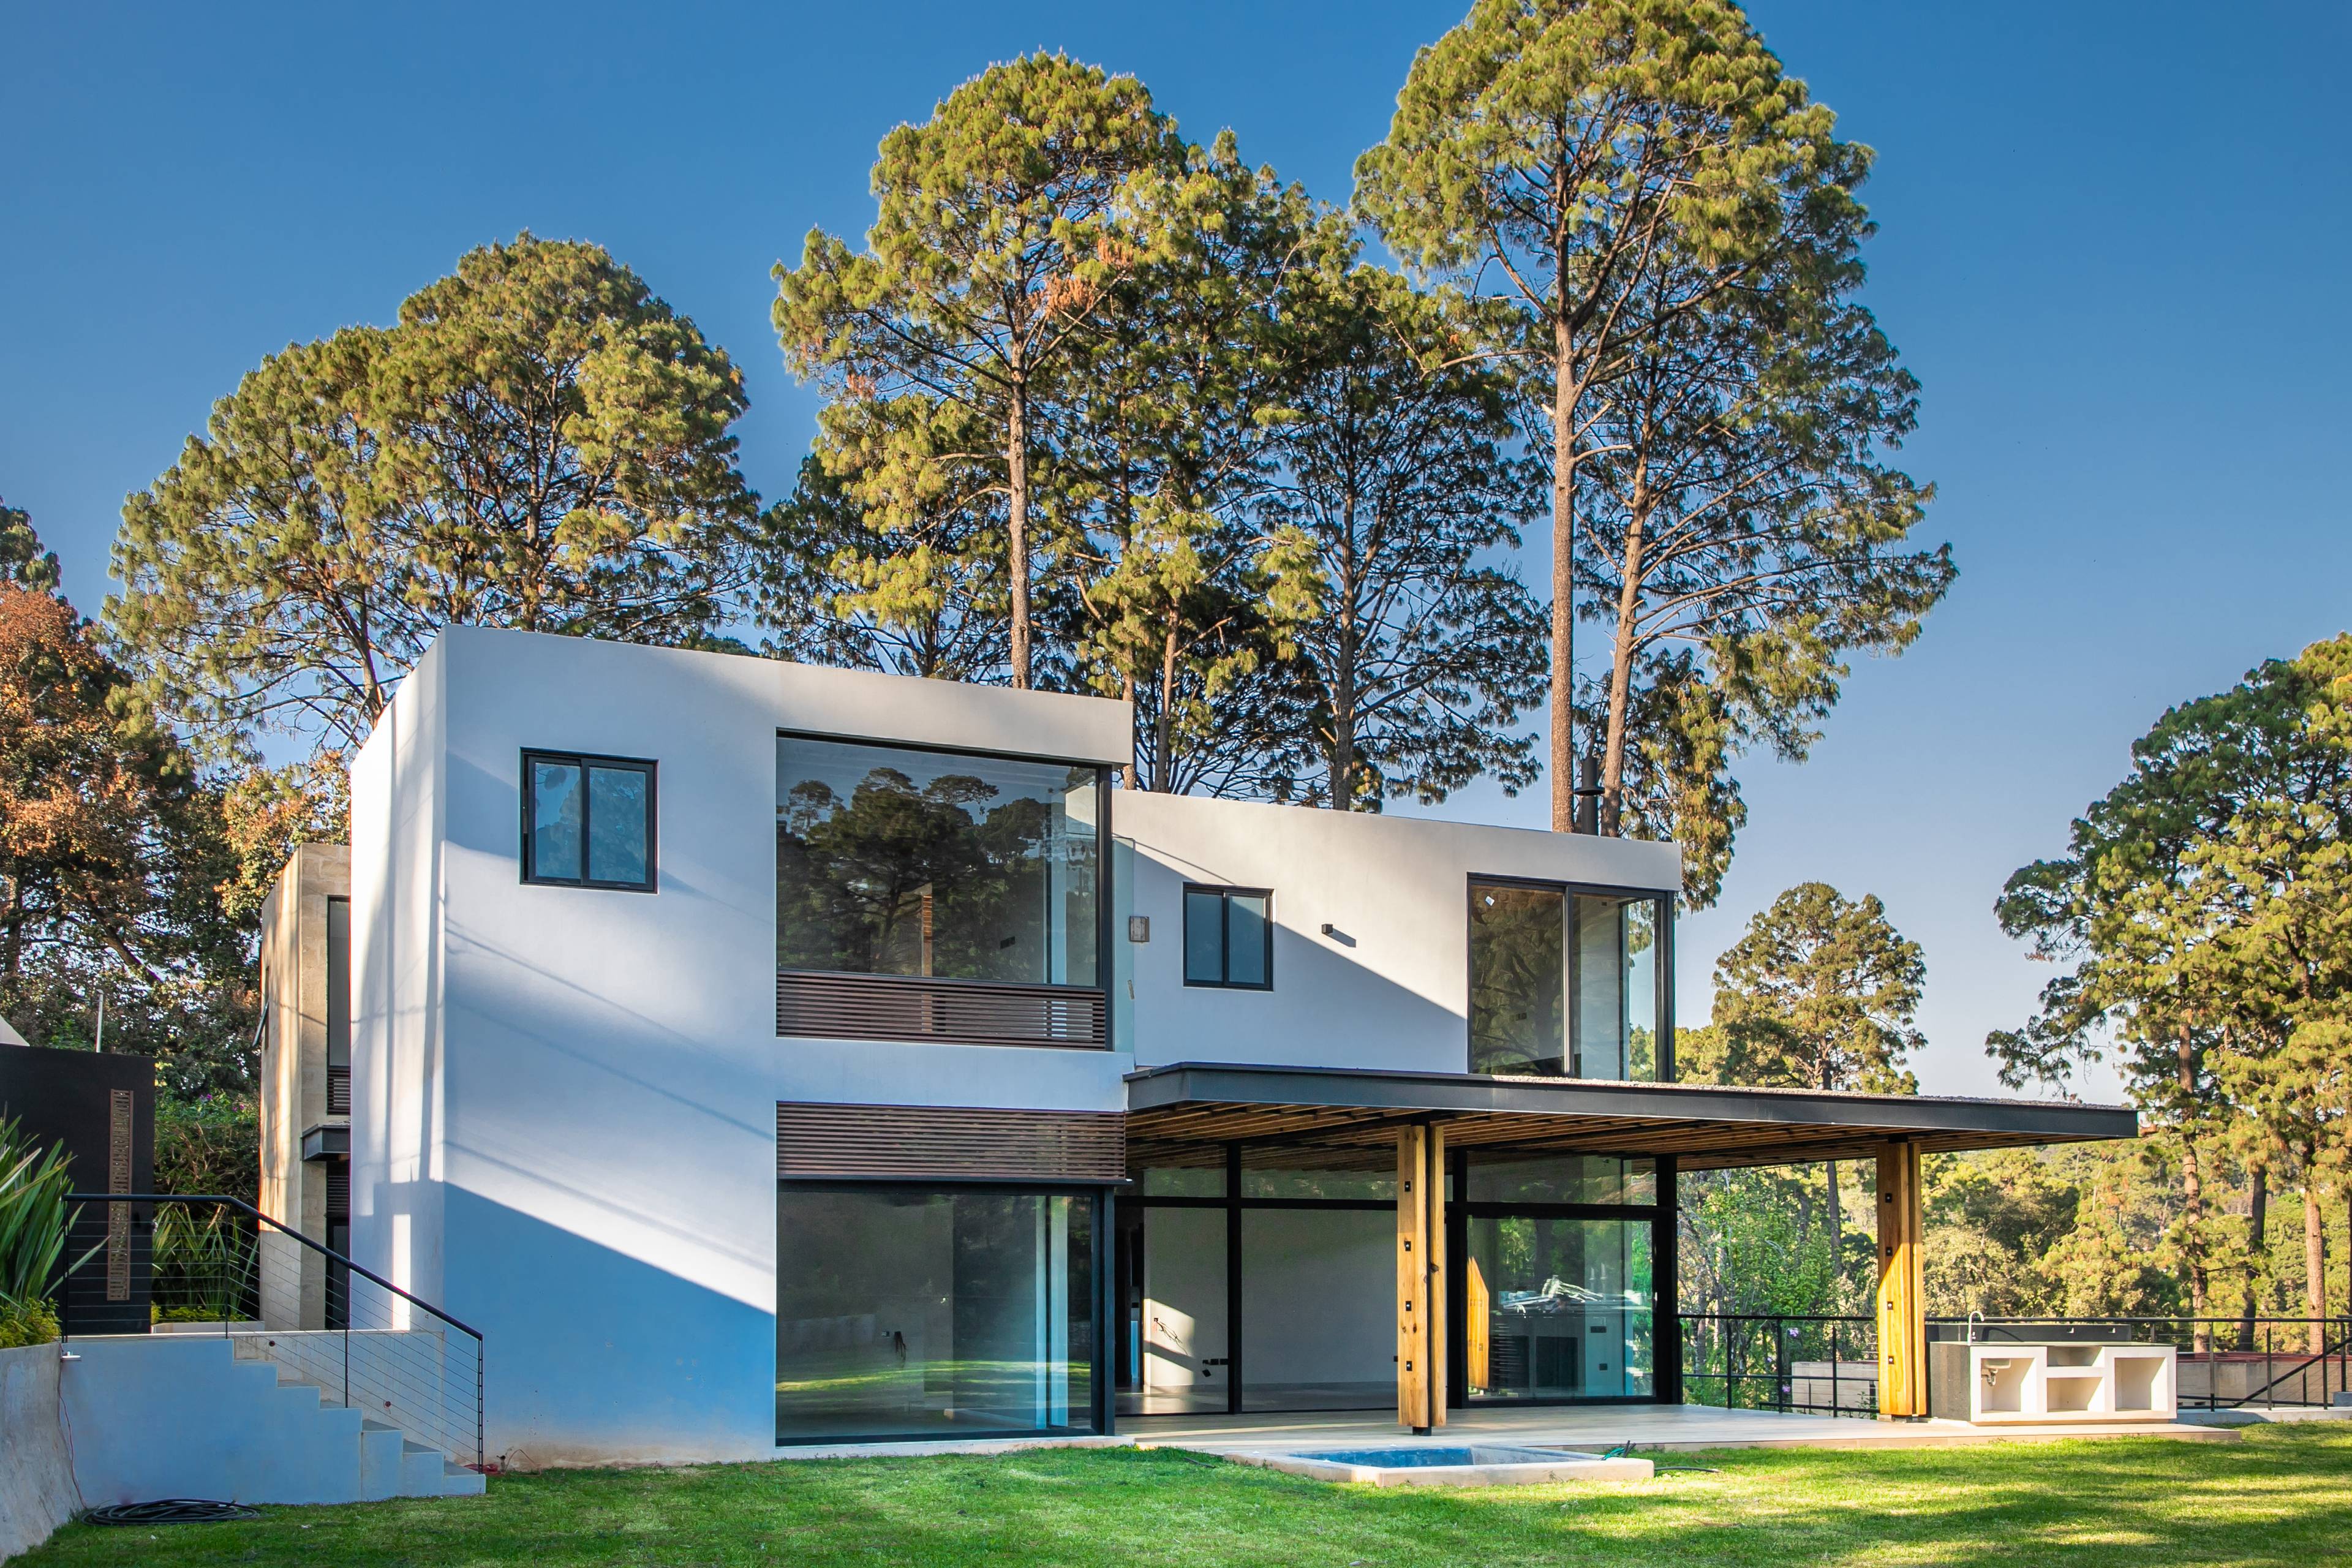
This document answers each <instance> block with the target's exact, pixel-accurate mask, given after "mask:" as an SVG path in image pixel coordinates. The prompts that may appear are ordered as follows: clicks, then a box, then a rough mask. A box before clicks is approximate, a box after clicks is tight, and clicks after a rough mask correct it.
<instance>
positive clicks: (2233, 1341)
mask: <svg viewBox="0 0 2352 1568" xmlns="http://www.w3.org/2000/svg"><path fill="white" fill-rule="evenodd" d="M1677 1322H1678V1325H1679V1328H1680V1331H1681V1333H1682V1345H1683V1399H1684V1402H1685V1404H1690V1405H1715V1406H1718V1407H1721V1408H1724V1409H1731V1410H1777V1411H1780V1412H1782V1413H1784V1414H1797V1415H1864V1416H1870V1415H1877V1414H1878V1326H1877V1324H1876V1322H1875V1321H1873V1320H1872V1319H1869V1318H1864V1317H1857V1316H1836V1315H1831V1314H1801V1313H1754V1312H1746V1313H1743V1312H1729V1313H1724V1312H1685V1313H1682V1314H1681V1315H1680V1316H1679V1317H1678V1319H1677ZM1927 1338H1928V1340H1929V1342H1931V1343H1932V1342H1937V1341H1944V1342H1953V1341H1960V1342H1967V1341H1971V1340H1973V1341H1975V1342H1980V1343H1983V1342H1990V1343H2000V1344H2069V1343H2073V1344H2163V1345H2170V1346H2172V1347H2173V1348H2174V1350H2175V1352H2177V1353H2176V1356H2175V1361H2174V1372H2175V1375H2176V1383H2175V1385H2174V1392H2175V1394H2176V1398H2177V1402H2178V1405H2179V1408H2181V1409H2183V1410H2251V1409H2295V1408H2305V1409H2308V1408H2312V1407H2315V1406H2323V1405H2332V1404H2335V1403H2336V1401H2337V1398H2338V1396H2339V1395H2342V1396H2346V1397H2347V1398H2352V1318H2326V1319H2320V1320H2316V1321H2315V1320H2312V1319H2308V1318H2255V1319H2252V1320H2247V1319H2243V1318H2135V1317H2110V1318H1986V1317H1968V1318H1930V1319H1928V1320H1927ZM1934 1379H1935V1361H1934V1358H1933V1357H1932V1356H1930V1357H1929V1358H1928V1388H1927V1397H1928V1400H1929V1401H1930V1402H1931V1403H1932V1401H1933V1399H1934V1392H1935V1391H1934Z"/></svg>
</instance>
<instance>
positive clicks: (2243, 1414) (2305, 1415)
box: [2180, 1405, 2352, 1426]
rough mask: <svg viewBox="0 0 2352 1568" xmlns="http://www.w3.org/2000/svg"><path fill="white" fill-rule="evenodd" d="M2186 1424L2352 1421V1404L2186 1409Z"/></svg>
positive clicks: (2251, 1424)
mask: <svg viewBox="0 0 2352 1568" xmlns="http://www.w3.org/2000/svg"><path fill="white" fill-rule="evenodd" d="M2180 1419H2181V1420H2182V1422H2183V1423H2185V1424H2187V1425H2189V1426H2268V1425H2270V1424H2271V1423H2272V1422H2273V1421H2290V1422H2292V1421H2352V1405H2278V1406H2275V1407H2274V1408H2271V1409H2253V1410H2184V1411H2182V1412H2181V1413H2180Z"/></svg>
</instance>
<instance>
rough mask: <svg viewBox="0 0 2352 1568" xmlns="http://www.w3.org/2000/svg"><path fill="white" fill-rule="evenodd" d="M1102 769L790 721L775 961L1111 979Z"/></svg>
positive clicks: (783, 757) (782, 769)
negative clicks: (1106, 967)
mask: <svg viewBox="0 0 2352 1568" xmlns="http://www.w3.org/2000/svg"><path fill="white" fill-rule="evenodd" d="M1107 788H1108V785H1107V782H1106V779H1105V776H1104V770H1103V769H1101V768H1100V767H1097V766H1093V765H1091V764H1084V763H1055V762H1037V761H1032V760H1029V759H1026V758H1020V757H997V756H974V755H970V754H967V753H962V752H937V751H925V750H919V749H917V748H915V747H911V746H882V745H871V744H867V743H866V742H854V741H827V740H816V739H813V738H810V737H805V736H800V735H780V736H778V737H777V740H776V966H777V968H779V969H780V970H824V971H831V972H834V973H851V974H898V975H915V976H931V977H937V978H942V979H951V980H986V981H996V982H999V983H1006V984H1033V985H1081V986H1098V985H1099V984H1101V978H1100V973H1099V954H1100V952H1101V950H1102V921H1103V899H1102V893H1101V886H1100V884H1101V875H1102V866H1103V843H1102V835H1103V826H1104V823H1105V821H1106V820H1107V818H1108V815H1109V814H1108V810H1107V809H1106V801H1105V792H1106V790H1107Z"/></svg>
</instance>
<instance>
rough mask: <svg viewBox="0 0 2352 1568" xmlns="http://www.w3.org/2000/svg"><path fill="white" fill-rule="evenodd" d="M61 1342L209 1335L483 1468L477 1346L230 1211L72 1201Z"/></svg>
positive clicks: (262, 1223)
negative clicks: (99, 1337) (101, 1337)
mask: <svg viewBox="0 0 2352 1568" xmlns="http://www.w3.org/2000/svg"><path fill="white" fill-rule="evenodd" d="M68 1201H69V1202H71V1203H74V1204H76V1205H79V1207H78V1209H77V1210H76V1212H75V1215H74V1221H73V1225H72V1227H71V1230H70V1233H69V1235H68V1238H67V1244H66V1248H65V1254H64V1256H65V1258H67V1259H68V1265H69V1267H68V1269H67V1272H66V1274H65V1278H64V1279H63V1280H62V1281H61V1282H60V1284H59V1287H58V1290H57V1292H56V1296H57V1302H58V1327H59V1329H60V1330H61V1331H62V1332H63V1334H64V1337H66V1338H67V1339H68V1340H70V1339H73V1338H75V1337H77V1336H79V1337H84V1338H87V1337H89V1336H91V1335H96V1334H121V1333H195V1334H212V1335H218V1336H221V1337H224V1338H226V1339H228V1340H230V1341H231V1342H232V1352H231V1353H233V1354H234V1355H235V1356H236V1357H237V1359H239V1360H242V1361H256V1362H266V1363H270V1364H272V1365H274V1366H275V1367H276V1368H277V1370H278V1377H279V1379H280V1380H281V1381H285V1380H292V1381H295V1382H299V1383H304V1384H310V1385H311V1386H313V1387H315V1388H317V1389H318V1390H319V1391H320V1393H321V1394H323V1395H324V1397H325V1398H326V1399H327V1401H328V1402H329V1403H331V1404H335V1405H343V1406H345V1407H347V1408H350V1409H353V1410H357V1411H359V1412H360V1413H361V1414H362V1415H363V1416H365V1417H367V1418H368V1419H370V1420H372V1421H375V1422H379V1423H381V1424H383V1425H384V1426H394V1427H398V1428H399V1429H400V1430H401V1431H403V1432H405V1433H406V1434H408V1436H411V1437H412V1438H414V1439H415V1440H416V1441H417V1442H420V1443H424V1444H426V1445H428V1446H430V1447H435V1448H438V1449H439V1450H441V1452H442V1453H444V1454H446V1455H447V1456H448V1457H449V1458H453V1459H455V1460H457V1461H458V1462H459V1463H462V1464H469V1465H471V1466H473V1467H475V1468H480V1466H481V1463H482V1336H481V1335H480V1333H478V1331H475V1330H473V1329H471V1328H469V1327H467V1325H466V1324H464V1323H461V1322H459V1321H457V1319H455V1318H452V1317H451V1316H449V1314H447V1313H446V1312H444V1311H442V1310H440V1309H439V1308H437V1307H435V1306H434V1305H432V1304H431V1303H430V1302H427V1301H424V1300H419V1299H418V1298H417V1297H415V1296H414V1295H411V1294H410V1293H409V1292H408V1291H406V1290H404V1289H401V1288H400V1287H398V1286H396V1285H394V1284H393V1283H392V1282H391V1281H390V1280H388V1279H383V1277H382V1276H380V1275H377V1274H375V1273H373V1272H371V1271H370V1270H368V1269H366V1268H362V1267H361V1266H360V1265H358V1264H356V1263H354V1262H352V1260H351V1259H350V1258H345V1257H343V1256H342V1255H341V1254H340V1253H337V1252H332V1251H330V1250H329V1249H328V1248H327V1247H322V1246H320V1244H319V1243H318V1242H316V1241H313V1240H311V1239H310V1237H306V1236H303V1235H302V1234H300V1233H299V1231H294V1230H289V1228H287V1227H286V1226H282V1225H279V1224H278V1222H277V1221H275V1220H273V1219H271V1218H269V1217H268V1215H264V1214H263V1213H262V1212H261V1211H260V1210H258V1209H257V1208H255V1207H254V1206H253V1205H250V1204H248V1203H246V1202H244V1201H243V1200H241V1199H238V1198H231V1197H219V1196H174V1195H170V1194H157V1193H72V1194H68Z"/></svg>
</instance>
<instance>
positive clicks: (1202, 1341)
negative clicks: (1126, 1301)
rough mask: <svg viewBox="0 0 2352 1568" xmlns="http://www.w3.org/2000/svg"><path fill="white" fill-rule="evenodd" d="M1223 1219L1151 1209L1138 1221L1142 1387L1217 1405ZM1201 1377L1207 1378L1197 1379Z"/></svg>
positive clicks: (1221, 1387)
mask: <svg viewBox="0 0 2352 1568" xmlns="http://www.w3.org/2000/svg"><path fill="white" fill-rule="evenodd" d="M1225 1301H1226V1295H1225V1211H1224V1210H1223V1209H1221V1208H1215V1209H1179V1208H1165V1209H1162V1208H1156V1209H1152V1210H1150V1211H1149V1212H1147V1213H1146V1214H1145V1215H1144V1219H1143V1383H1144V1386H1145V1387H1146V1388H1148V1389H1150V1390H1152V1391H1154V1392H1155V1393H1162V1394H1171V1393H1172V1394H1209V1395H1213V1396H1214V1398H1215V1399H1216V1400H1217V1401H1218V1402H1219V1403H1220V1404H1222V1403H1223V1399H1224V1397H1225V1386H1226V1384H1225V1369H1224V1368H1223V1367H1222V1366H1211V1367H1204V1366H1203V1365H1202V1363H1205V1362H1211V1361H1222V1360H1223V1359H1224V1355H1225ZM1203 1371H1205V1372H1206V1373H1208V1375H1207V1376H1205V1377H1204V1376H1202V1372H1203Z"/></svg>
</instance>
